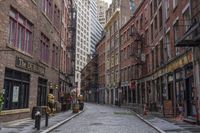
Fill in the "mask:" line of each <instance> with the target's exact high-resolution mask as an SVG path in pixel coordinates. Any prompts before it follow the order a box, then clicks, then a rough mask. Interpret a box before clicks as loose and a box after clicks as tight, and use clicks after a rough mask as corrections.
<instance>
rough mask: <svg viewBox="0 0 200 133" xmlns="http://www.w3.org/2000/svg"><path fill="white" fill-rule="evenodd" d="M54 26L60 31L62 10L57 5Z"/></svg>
mask: <svg viewBox="0 0 200 133" xmlns="http://www.w3.org/2000/svg"><path fill="white" fill-rule="evenodd" d="M53 20H54V21H53V22H54V25H55V27H56V28H57V29H60V21H61V20H60V10H59V9H58V7H57V6H56V5H55V6H54V19H53Z"/></svg>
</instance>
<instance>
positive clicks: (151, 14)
mask: <svg viewBox="0 0 200 133" xmlns="http://www.w3.org/2000/svg"><path fill="white" fill-rule="evenodd" d="M150 16H151V18H153V4H152V2H151V4H150Z"/></svg>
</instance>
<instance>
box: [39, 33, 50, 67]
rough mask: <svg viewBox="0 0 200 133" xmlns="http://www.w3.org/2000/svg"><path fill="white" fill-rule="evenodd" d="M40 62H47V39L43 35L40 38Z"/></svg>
mask: <svg viewBox="0 0 200 133" xmlns="http://www.w3.org/2000/svg"><path fill="white" fill-rule="evenodd" d="M40 60H41V61H42V62H45V63H48V61H49V39H48V38H47V37H46V36H45V35H44V34H43V33H41V38H40Z"/></svg>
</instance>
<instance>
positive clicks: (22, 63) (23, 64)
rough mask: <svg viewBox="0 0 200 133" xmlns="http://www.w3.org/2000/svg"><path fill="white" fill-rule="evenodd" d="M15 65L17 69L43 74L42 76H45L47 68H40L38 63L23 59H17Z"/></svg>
mask: <svg viewBox="0 0 200 133" xmlns="http://www.w3.org/2000/svg"><path fill="white" fill-rule="evenodd" d="M15 65H16V67H19V68H22V69H25V70H28V71H32V72H35V73H37V74H41V75H44V74H45V68H44V67H42V66H39V65H38V64H36V63H33V62H30V61H27V60H25V59H22V58H20V57H16V62H15Z"/></svg>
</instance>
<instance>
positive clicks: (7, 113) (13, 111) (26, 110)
mask: <svg viewBox="0 0 200 133" xmlns="http://www.w3.org/2000/svg"><path fill="white" fill-rule="evenodd" d="M29 112H30V108H25V109H14V110H3V111H1V112H0V116H4V115H11V114H19V113H29Z"/></svg>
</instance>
